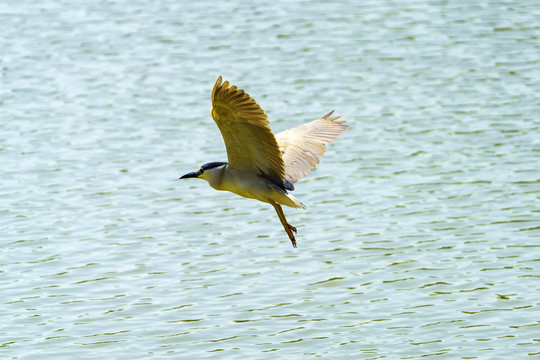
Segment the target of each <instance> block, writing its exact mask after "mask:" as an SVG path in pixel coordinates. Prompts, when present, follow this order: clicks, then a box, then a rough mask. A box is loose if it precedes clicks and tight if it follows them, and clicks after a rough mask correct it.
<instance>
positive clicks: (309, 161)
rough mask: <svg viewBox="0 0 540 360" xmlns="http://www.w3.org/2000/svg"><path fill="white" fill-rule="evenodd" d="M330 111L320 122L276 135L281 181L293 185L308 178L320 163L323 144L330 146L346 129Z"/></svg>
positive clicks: (316, 121)
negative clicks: (281, 165)
mask: <svg viewBox="0 0 540 360" xmlns="http://www.w3.org/2000/svg"><path fill="white" fill-rule="evenodd" d="M333 113H334V111H333V110H332V111H331V112H329V113H328V114H326V115H324V116H322V117H321V118H319V119H317V120H315V121H312V122H309V123H307V124H303V125H300V126H297V127H294V128H292V129H289V130H285V131H282V132H280V133H279V134H277V135H276V140H277V142H278V145H279V148H280V150H281V154H282V157H283V162H284V163H285V179H286V180H287V181H288V182H290V183H292V184H294V183H295V182H297V181H298V180H299V179H300V178H302V177H304V176H306V175H307V174H309V173H310V172H311V171H312V170H313V169H314V168H315V167H316V166H317V164H318V163H319V162H320V161H321V157H322V156H323V154H324V153H325V151H326V144H329V143H331V142H332V141H334V140H335V139H337V137H338V136H339V135H341V134H342V133H343V132H344V131H346V130H347V129H348V128H349V126H348V125H345V124H344V122H345V121H343V120H341V121H337V120H338V119H339V118H340V116H334V117H330V116H331V115H332V114H333Z"/></svg>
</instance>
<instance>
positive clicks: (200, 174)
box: [180, 161, 227, 181]
mask: <svg viewBox="0 0 540 360" xmlns="http://www.w3.org/2000/svg"><path fill="white" fill-rule="evenodd" d="M224 165H227V163H226V162H219V161H215V162H209V163H206V164H204V165H202V166H201V167H200V168H199V170H197V171H193V172H190V173H187V174H185V175H182V176H181V177H180V179H188V178H198V179H204V180H206V181H209V180H210V177H211V176H212V175H213V174H215V173H218V172H221V171H222V170H223V166H224Z"/></svg>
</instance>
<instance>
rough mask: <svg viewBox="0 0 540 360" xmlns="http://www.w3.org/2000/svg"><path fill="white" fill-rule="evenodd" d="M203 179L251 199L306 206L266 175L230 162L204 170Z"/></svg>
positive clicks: (215, 186)
mask: <svg viewBox="0 0 540 360" xmlns="http://www.w3.org/2000/svg"><path fill="white" fill-rule="evenodd" d="M201 178H202V179H205V180H207V181H208V184H210V186H211V187H213V188H214V189H216V190H226V191H230V192H233V193H235V194H237V195H240V196H242V197H245V198H249V199H256V200H259V201H262V202H265V203H269V204H271V203H272V202H276V203H278V204H281V205H286V206H290V207H294V208H302V209H305V208H306V207H305V206H304V205H303V204H302V203H301V202H300V201H298V199H296V198H295V197H294V196H292V195H291V194H290V193H289V192H288V191H287V190H286V189H281V188H279V186H278V185H276V184H274V183H273V182H272V181H271V180H268V179H267V178H265V177H264V176H260V175H255V174H252V173H248V172H244V171H241V170H237V169H235V168H232V167H231V166H230V165H229V164H224V165H221V166H219V167H215V168H212V169H210V170H207V171H205V172H204V174H203V175H202V176H201Z"/></svg>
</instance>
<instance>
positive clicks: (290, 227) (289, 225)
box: [287, 224, 296, 234]
mask: <svg viewBox="0 0 540 360" xmlns="http://www.w3.org/2000/svg"><path fill="white" fill-rule="evenodd" d="M287 226H288V227H289V229H291V230H292V231H293V232H294V233H295V234H296V228H295V227H294V226H292V225H291V224H287Z"/></svg>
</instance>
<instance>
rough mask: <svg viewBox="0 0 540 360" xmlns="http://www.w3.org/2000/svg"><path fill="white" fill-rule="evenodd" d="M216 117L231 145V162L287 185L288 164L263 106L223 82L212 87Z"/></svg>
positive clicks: (220, 80)
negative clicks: (285, 180)
mask: <svg viewBox="0 0 540 360" xmlns="http://www.w3.org/2000/svg"><path fill="white" fill-rule="evenodd" d="M212 117H213V118H214V121H215V122H216V124H217V126H218V128H219V130H220V131H221V135H222V136H223V140H224V141H225V147H226V148H227V157H228V159H229V165H230V166H231V167H232V168H235V169H238V170H241V171H245V172H248V173H252V174H256V175H261V176H264V177H266V178H267V179H269V180H271V181H272V182H273V183H275V184H276V185H278V186H279V187H281V188H284V186H285V185H284V179H285V165H284V163H283V158H282V157H281V152H280V150H279V147H278V144H277V141H276V138H275V136H274V134H273V133H272V130H271V129H270V123H269V122H268V118H267V116H266V114H265V113H264V111H263V109H261V107H260V106H259V104H257V102H255V100H253V99H252V98H251V97H250V96H249V95H248V94H247V93H246V92H244V90H241V89H238V88H237V87H236V86H229V82H228V81H225V82H224V83H222V78H221V76H220V77H219V78H218V79H217V81H216V83H215V85H214V88H213V89H212Z"/></svg>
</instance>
